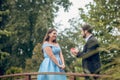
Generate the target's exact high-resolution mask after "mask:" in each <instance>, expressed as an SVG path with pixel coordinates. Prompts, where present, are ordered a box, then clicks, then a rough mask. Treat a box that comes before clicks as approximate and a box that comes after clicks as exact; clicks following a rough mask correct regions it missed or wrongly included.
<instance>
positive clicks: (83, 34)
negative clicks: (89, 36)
mask: <svg viewBox="0 0 120 80" xmlns="http://www.w3.org/2000/svg"><path fill="white" fill-rule="evenodd" d="M81 34H82V37H83V38H86V30H85V31H84V30H83V29H81Z"/></svg>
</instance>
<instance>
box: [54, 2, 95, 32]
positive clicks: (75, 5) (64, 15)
mask: <svg viewBox="0 0 120 80" xmlns="http://www.w3.org/2000/svg"><path fill="white" fill-rule="evenodd" d="M70 2H72V6H71V7H70V9H69V12H64V9H63V8H62V7H61V8H60V11H59V12H58V13H57V15H58V16H57V17H56V18H55V24H61V26H59V28H58V30H60V31H63V30H64V29H65V28H70V25H69V23H68V20H69V19H72V18H77V17H78V16H79V10H78V9H79V8H83V9H85V5H86V4H88V3H89V2H93V0H70Z"/></svg>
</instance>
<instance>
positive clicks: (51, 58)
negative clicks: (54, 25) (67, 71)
mask: <svg viewBox="0 0 120 80" xmlns="http://www.w3.org/2000/svg"><path fill="white" fill-rule="evenodd" d="M56 38H57V31H56V30H55V29H49V30H48V32H47V34H46V36H45V38H44V41H43V45H42V51H43V53H44V60H43V62H42V63H41V65H40V69H39V72H64V68H65V63H64V58H63V55H62V51H61V49H60V46H59V44H58V43H57V41H56ZM37 80H66V76H65V75H38V76H37Z"/></svg>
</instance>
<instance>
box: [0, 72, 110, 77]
mask: <svg viewBox="0 0 120 80" xmlns="http://www.w3.org/2000/svg"><path fill="white" fill-rule="evenodd" d="M48 74H50V75H53V74H54V75H66V76H78V77H85V76H90V77H99V78H107V77H111V76H110V75H104V74H103V75H102V74H99V75H98V74H81V73H71V72H67V73H64V72H31V73H17V74H9V75H2V76H0V78H7V77H16V76H31V75H48Z"/></svg>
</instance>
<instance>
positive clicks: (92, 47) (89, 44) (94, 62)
mask: <svg viewBox="0 0 120 80" xmlns="http://www.w3.org/2000/svg"><path fill="white" fill-rule="evenodd" d="M81 34H82V36H83V38H85V41H86V43H85V45H84V48H83V51H82V52H79V51H78V50H77V49H72V50H71V52H72V53H73V54H74V55H76V57H78V58H79V57H82V67H83V71H84V73H86V74H99V69H100V67H101V64H100V57H99V52H98V51H97V48H98V47H99V44H98V41H97V39H96V38H95V37H94V36H93V34H92V27H91V26H90V25H88V24H86V25H83V26H82V30H81ZM85 80H91V77H85ZM92 80H97V78H96V77H93V78H92Z"/></svg>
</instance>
